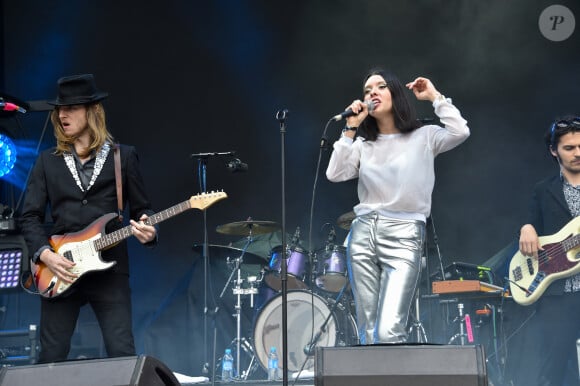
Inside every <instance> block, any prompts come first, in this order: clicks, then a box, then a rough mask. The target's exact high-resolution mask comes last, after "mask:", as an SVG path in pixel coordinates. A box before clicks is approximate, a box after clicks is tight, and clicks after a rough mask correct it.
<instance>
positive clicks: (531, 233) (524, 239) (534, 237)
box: [520, 224, 544, 256]
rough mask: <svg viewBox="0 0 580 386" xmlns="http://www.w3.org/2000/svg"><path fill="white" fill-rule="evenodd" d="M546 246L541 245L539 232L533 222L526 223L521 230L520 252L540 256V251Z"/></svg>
mask: <svg viewBox="0 0 580 386" xmlns="http://www.w3.org/2000/svg"><path fill="white" fill-rule="evenodd" d="M542 250H544V248H542V246H541V245H540V240H539V238H538V233H537V232H536V229H535V228H534V226H533V225H531V224H526V225H524V226H523V227H522V229H521V230H520V252H522V254H524V255H525V256H538V251H542Z"/></svg>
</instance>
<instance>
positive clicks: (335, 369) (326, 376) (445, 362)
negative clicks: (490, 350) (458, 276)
mask: <svg viewBox="0 0 580 386" xmlns="http://www.w3.org/2000/svg"><path fill="white" fill-rule="evenodd" d="M314 371H315V379H314V384H315V386H352V385H357V386H487V385H488V382H487V373H486V367H485V356H484V353H483V348H482V347H481V346H479V345H477V346H451V345H449V346H439V345H374V346H355V347H317V348H316V353H315V362H314Z"/></svg>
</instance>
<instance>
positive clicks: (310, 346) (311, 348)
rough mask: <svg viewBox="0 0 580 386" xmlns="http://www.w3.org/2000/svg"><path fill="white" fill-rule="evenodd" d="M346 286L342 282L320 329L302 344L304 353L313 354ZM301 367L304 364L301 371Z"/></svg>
mask: <svg viewBox="0 0 580 386" xmlns="http://www.w3.org/2000/svg"><path fill="white" fill-rule="evenodd" d="M346 286H347V283H345V284H344V286H343V287H342V289H341V290H340V292H339V294H338V296H337V297H336V299H334V304H333V305H332V308H331V309H330V312H329V313H328V316H327V317H326V319H325V320H324V323H322V325H321V326H320V329H319V330H318V332H317V333H316V335H315V336H314V337H313V338H312V339H311V340H310V342H308V343H307V344H306V346H304V354H306V355H307V356H312V355H314V347H316V344H317V343H318V341H319V340H320V337H321V336H322V334H324V333H325V332H326V325H327V324H328V322H329V321H330V317H331V316H332V315H333V314H334V312H335V311H336V308H337V307H338V305H339V304H340V303H339V302H340V299H341V298H342V295H343V294H344V290H345V289H346ZM304 363H306V361H304ZM303 368H304V365H303V366H302V368H301V369H300V371H302V369H303Z"/></svg>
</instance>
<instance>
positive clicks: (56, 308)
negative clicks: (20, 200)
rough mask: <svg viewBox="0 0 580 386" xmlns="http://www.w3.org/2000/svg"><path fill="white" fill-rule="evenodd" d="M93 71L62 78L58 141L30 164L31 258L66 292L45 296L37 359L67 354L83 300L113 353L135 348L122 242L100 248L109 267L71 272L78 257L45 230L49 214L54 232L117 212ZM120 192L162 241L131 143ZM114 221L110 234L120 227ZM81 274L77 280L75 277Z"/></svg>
mask: <svg viewBox="0 0 580 386" xmlns="http://www.w3.org/2000/svg"><path fill="white" fill-rule="evenodd" d="M107 96H108V94H107V93H105V92H101V91H99V90H98V89H97V87H96V84H95V81H94V78H93V75H91V74H83V75H75V76H68V77H64V78H61V79H59V80H58V96H57V99H56V100H54V101H51V102H49V103H50V104H52V105H54V106H55V109H54V110H53V111H52V113H51V121H52V124H53V126H54V135H55V137H56V147H55V148H52V149H48V150H46V151H43V152H42V153H41V154H40V155H39V157H38V159H37V160H36V163H35V165H34V167H33V169H32V172H31V175H30V179H29V181H28V186H27V189H26V198H25V201H24V205H23V211H22V212H23V213H22V219H21V220H22V223H21V225H22V232H23V235H24V237H25V239H26V242H27V245H28V249H29V250H30V251H31V253H33V256H32V263H34V264H44V265H46V267H47V268H48V269H50V271H52V273H54V275H56V276H57V277H58V278H59V279H60V280H63V281H64V282H65V283H74V285H72V286H71V287H70V288H69V290H67V291H65V292H64V293H63V294H62V295H60V296H58V297H53V298H45V297H42V298H41V314H40V344H41V349H40V356H39V362H41V363H46V362H55V361H61V360H66V359H67V356H68V354H69V350H70V343H71V337H72V335H73V332H74V329H75V325H76V323H77V319H78V316H79V311H80V309H81V307H82V306H83V305H85V304H87V303H88V304H90V305H91V307H92V309H93V310H94V312H95V315H96V318H97V320H98V322H99V326H100V328H101V332H102V335H103V339H104V343H105V348H106V350H107V355H108V356H109V357H118V356H132V355H135V344H134V339H133V333H132V320H131V291H130V288H129V258H128V251H127V245H126V243H124V242H121V243H119V244H117V245H116V246H114V247H112V248H110V249H108V250H105V251H103V253H102V256H101V258H102V260H104V261H115V262H116V265H114V266H113V267H112V268H110V269H108V270H103V271H98V272H91V273H89V274H87V275H85V276H83V277H82V278H78V277H77V275H75V274H73V273H71V272H70V271H69V270H70V269H71V268H72V267H74V265H75V262H74V261H69V260H68V259H66V258H65V257H63V256H61V255H59V254H57V253H55V252H53V251H52V250H51V247H50V246H49V240H48V238H47V235H46V232H45V230H44V226H43V224H44V222H45V213H46V212H47V209H48V214H50V218H51V219H52V222H53V226H52V230H51V233H50V234H51V235H60V234H65V233H71V232H79V231H82V230H83V229H84V228H85V227H86V226H87V225H89V224H91V223H92V222H93V221H94V220H96V219H97V218H99V217H101V216H102V215H104V214H107V213H111V212H117V211H119V208H118V201H117V191H116V182H115V163H114V155H113V154H114V152H115V146H114V144H113V137H112V135H111V133H110V132H109V131H108V130H107V127H106V122H105V111H104V109H103V105H102V103H101V101H102V100H103V99H105V98H106V97H107ZM120 160H121V171H122V173H121V175H122V190H123V194H122V195H120V197H123V198H124V199H125V200H126V201H127V203H128V204H129V207H130V215H131V218H132V219H139V221H134V220H130V224H131V230H132V233H133V235H134V236H135V237H136V238H137V239H138V240H139V241H140V242H141V243H142V244H145V245H154V244H155V243H156V242H157V232H156V229H155V227H153V226H150V225H145V224H143V221H144V220H146V219H147V218H148V215H151V214H153V213H154V212H153V211H152V210H151V204H150V202H149V199H148V198H147V196H146V194H145V193H144V183H143V178H142V176H141V172H140V171H139V159H138V157H137V153H136V151H135V148H134V147H131V146H124V145H123V146H120ZM121 227H122V224H121V222H120V221H117V220H112V221H110V223H109V224H108V227H107V228H111V229H107V232H106V233H110V231H112V230H114V229H118V228H121ZM77 279H78V282H76V280H77Z"/></svg>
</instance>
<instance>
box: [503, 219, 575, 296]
mask: <svg viewBox="0 0 580 386" xmlns="http://www.w3.org/2000/svg"><path fill="white" fill-rule="evenodd" d="M579 233H580V217H575V218H574V219H572V221H570V222H569V223H568V224H566V225H565V226H564V227H563V228H562V229H561V230H560V231H559V232H558V233H556V234H553V235H551V236H540V237H539V239H540V245H541V246H542V248H543V250H540V251H538V256H537V257H536V256H524V255H523V254H522V253H521V252H520V251H518V252H517V253H516V254H515V255H514V256H513V257H512V259H511V261H510V266H509V282H510V290H511V294H512V297H513V298H514V300H515V301H516V302H517V303H518V304H521V305H525V306H527V305H530V304H532V303H534V302H535V301H537V300H538V299H539V298H540V296H542V294H543V293H544V292H545V291H546V289H547V288H548V286H549V285H550V284H552V283H553V282H554V281H555V280H558V279H563V278H566V277H569V276H573V275H575V274H577V273H579V272H580V257H579V254H580V234H579Z"/></svg>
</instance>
